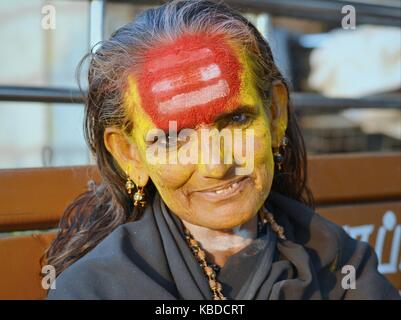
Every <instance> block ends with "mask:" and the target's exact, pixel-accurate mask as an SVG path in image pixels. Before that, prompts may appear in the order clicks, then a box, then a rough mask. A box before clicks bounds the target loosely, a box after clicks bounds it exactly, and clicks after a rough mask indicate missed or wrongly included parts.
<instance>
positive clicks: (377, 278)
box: [48, 191, 400, 300]
mask: <svg viewBox="0 0 401 320" xmlns="http://www.w3.org/2000/svg"><path fill="white" fill-rule="evenodd" d="M266 207H267V209H268V210H269V211H270V212H272V213H273V215H274V216H275V219H276V221H277V222H278V223H279V224H280V225H282V226H283V227H284V229H285V235H286V237H287V240H281V239H278V238H277V237H276V234H275V233H274V232H273V231H272V230H271V229H270V226H267V227H266V230H265V232H264V233H262V234H261V236H260V237H258V238H257V239H255V240H254V241H253V242H252V243H250V244H249V245H248V246H247V247H245V248H243V249H242V250H241V251H239V252H238V253H236V254H235V255H233V256H231V257H230V258H229V259H228V260H227V262H226V264H225V265H224V267H223V268H222V269H221V271H220V272H219V274H218V281H220V282H221V283H222V284H223V294H224V295H225V296H226V297H228V298H229V299H259V300H275V299H400V296H399V294H398V291H397V290H396V289H395V288H394V287H393V286H392V285H391V284H390V283H389V282H388V281H387V280H386V278H385V277H384V276H383V275H381V274H380V273H379V272H378V270H377V258H376V254H375V253H374V251H373V250H372V248H371V247H370V246H369V245H368V244H367V243H365V242H361V241H357V240H354V239H352V238H350V237H349V236H348V235H347V234H346V233H345V231H344V230H343V229H342V228H341V227H339V226H337V225H335V224H333V223H331V222H330V221H328V220H326V219H324V218H323V217H321V216H320V215H318V214H316V213H315V212H314V211H313V210H312V209H310V208H308V207H307V206H305V205H303V204H302V203H300V202H298V201H295V200H293V199H290V198H288V197H285V196H283V195H280V194H278V193H276V192H273V191H272V192H271V193H270V194H269V197H268V199H267V201H266ZM344 265H351V266H353V267H355V271H356V272H355V276H356V289H344V288H343V287H342V279H343V277H344V276H346V274H348V272H347V273H344V274H343V273H342V272H341V271H342V267H343V266H344ZM346 282H347V281H346ZM347 283H349V282H347ZM211 296H212V295H211V292H210V289H209V285H208V281H207V278H206V276H205V275H204V274H203V271H202V269H201V268H200V266H199V264H198V262H197V261H196V259H195V257H194V256H193V254H192V252H191V250H190V249H189V247H188V245H187V243H186V240H185V238H184V236H183V230H182V225H181V223H180V220H179V219H178V218H177V217H176V216H175V215H173V214H170V212H169V211H168V209H167V207H166V206H165V204H164V203H163V201H161V199H160V196H158V195H157V196H156V197H155V199H154V201H153V204H152V206H148V208H147V209H146V210H145V213H144V215H143V217H142V218H141V219H140V220H138V221H135V222H129V223H126V224H124V225H121V226H120V227H118V228H117V229H115V230H114V231H113V232H112V233H111V234H110V235H109V236H107V237H106V238H105V239H104V240H103V241H102V242H100V243H99V244H98V245H97V246H96V247H95V248H94V249H93V250H92V251H91V252H89V253H88V254H86V255H85V256H84V257H82V258H81V259H79V260H78V261H76V262H75V263H74V264H72V265H71V266H70V267H68V268H67V269H66V270H64V272H62V273H61V274H60V275H59V276H58V277H57V279H56V289H55V290H50V293H49V296H48V298H49V299H147V300H149V299H161V300H163V299H211Z"/></svg>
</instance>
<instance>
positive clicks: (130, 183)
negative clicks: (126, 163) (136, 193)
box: [125, 172, 135, 194]
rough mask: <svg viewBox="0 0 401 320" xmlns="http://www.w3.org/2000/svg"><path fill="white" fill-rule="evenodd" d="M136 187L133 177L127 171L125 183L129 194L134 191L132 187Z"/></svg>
mask: <svg viewBox="0 0 401 320" xmlns="http://www.w3.org/2000/svg"><path fill="white" fill-rule="evenodd" d="M134 188H135V183H134V181H132V179H131V177H130V176H129V174H128V172H127V182H126V183H125V189H127V192H128V194H131V193H132V189H134Z"/></svg>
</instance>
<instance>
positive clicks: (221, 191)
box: [214, 182, 238, 194]
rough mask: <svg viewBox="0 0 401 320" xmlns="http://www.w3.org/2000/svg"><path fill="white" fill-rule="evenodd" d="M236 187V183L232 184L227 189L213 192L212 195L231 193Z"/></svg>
mask: <svg viewBox="0 0 401 320" xmlns="http://www.w3.org/2000/svg"><path fill="white" fill-rule="evenodd" d="M237 187H238V182H234V183H233V184H231V185H230V186H228V187H227V188H224V189H219V190H216V191H214V193H216V194H224V193H230V192H231V191H233V190H234V189H235V188H237Z"/></svg>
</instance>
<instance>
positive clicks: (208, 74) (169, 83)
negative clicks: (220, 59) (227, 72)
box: [152, 64, 221, 93]
mask: <svg viewBox="0 0 401 320" xmlns="http://www.w3.org/2000/svg"><path fill="white" fill-rule="evenodd" d="M220 75H221V71H220V68H219V66H218V65H217V64H210V65H208V66H206V67H201V68H199V69H197V70H196V71H194V72H192V73H191V72H190V73H189V74H187V75H179V76H176V77H171V78H169V79H165V80H162V81H159V82H156V83H155V84H154V85H153V87H152V92H153V93H157V92H164V91H169V90H176V89H179V88H181V87H184V86H186V85H193V84H196V83H197V82H200V81H208V80H212V79H214V78H217V77H219V76H220Z"/></svg>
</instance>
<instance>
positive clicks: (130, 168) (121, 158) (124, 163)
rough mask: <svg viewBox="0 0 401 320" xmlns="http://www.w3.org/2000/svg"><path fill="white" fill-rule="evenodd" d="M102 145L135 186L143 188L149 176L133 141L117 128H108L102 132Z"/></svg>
mask: <svg viewBox="0 0 401 320" xmlns="http://www.w3.org/2000/svg"><path fill="white" fill-rule="evenodd" d="M103 139H104V144H105V146H106V148H107V150H108V151H109V152H110V153H111V155H112V156H113V158H114V159H115V160H116V162H117V163H118V165H119V166H120V168H121V169H122V170H123V171H124V172H126V173H128V174H129V176H130V178H131V179H132V180H133V181H134V183H135V184H136V185H137V186H145V185H146V184H147V183H148V180H149V175H148V173H147V170H146V166H145V164H144V163H143V161H142V159H141V157H140V155H139V150H138V147H137V145H136V143H135V142H134V141H133V139H129V137H127V135H126V134H125V133H124V132H123V131H122V130H121V129H118V128H114V127H109V128H106V129H105V131H104V136H103Z"/></svg>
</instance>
